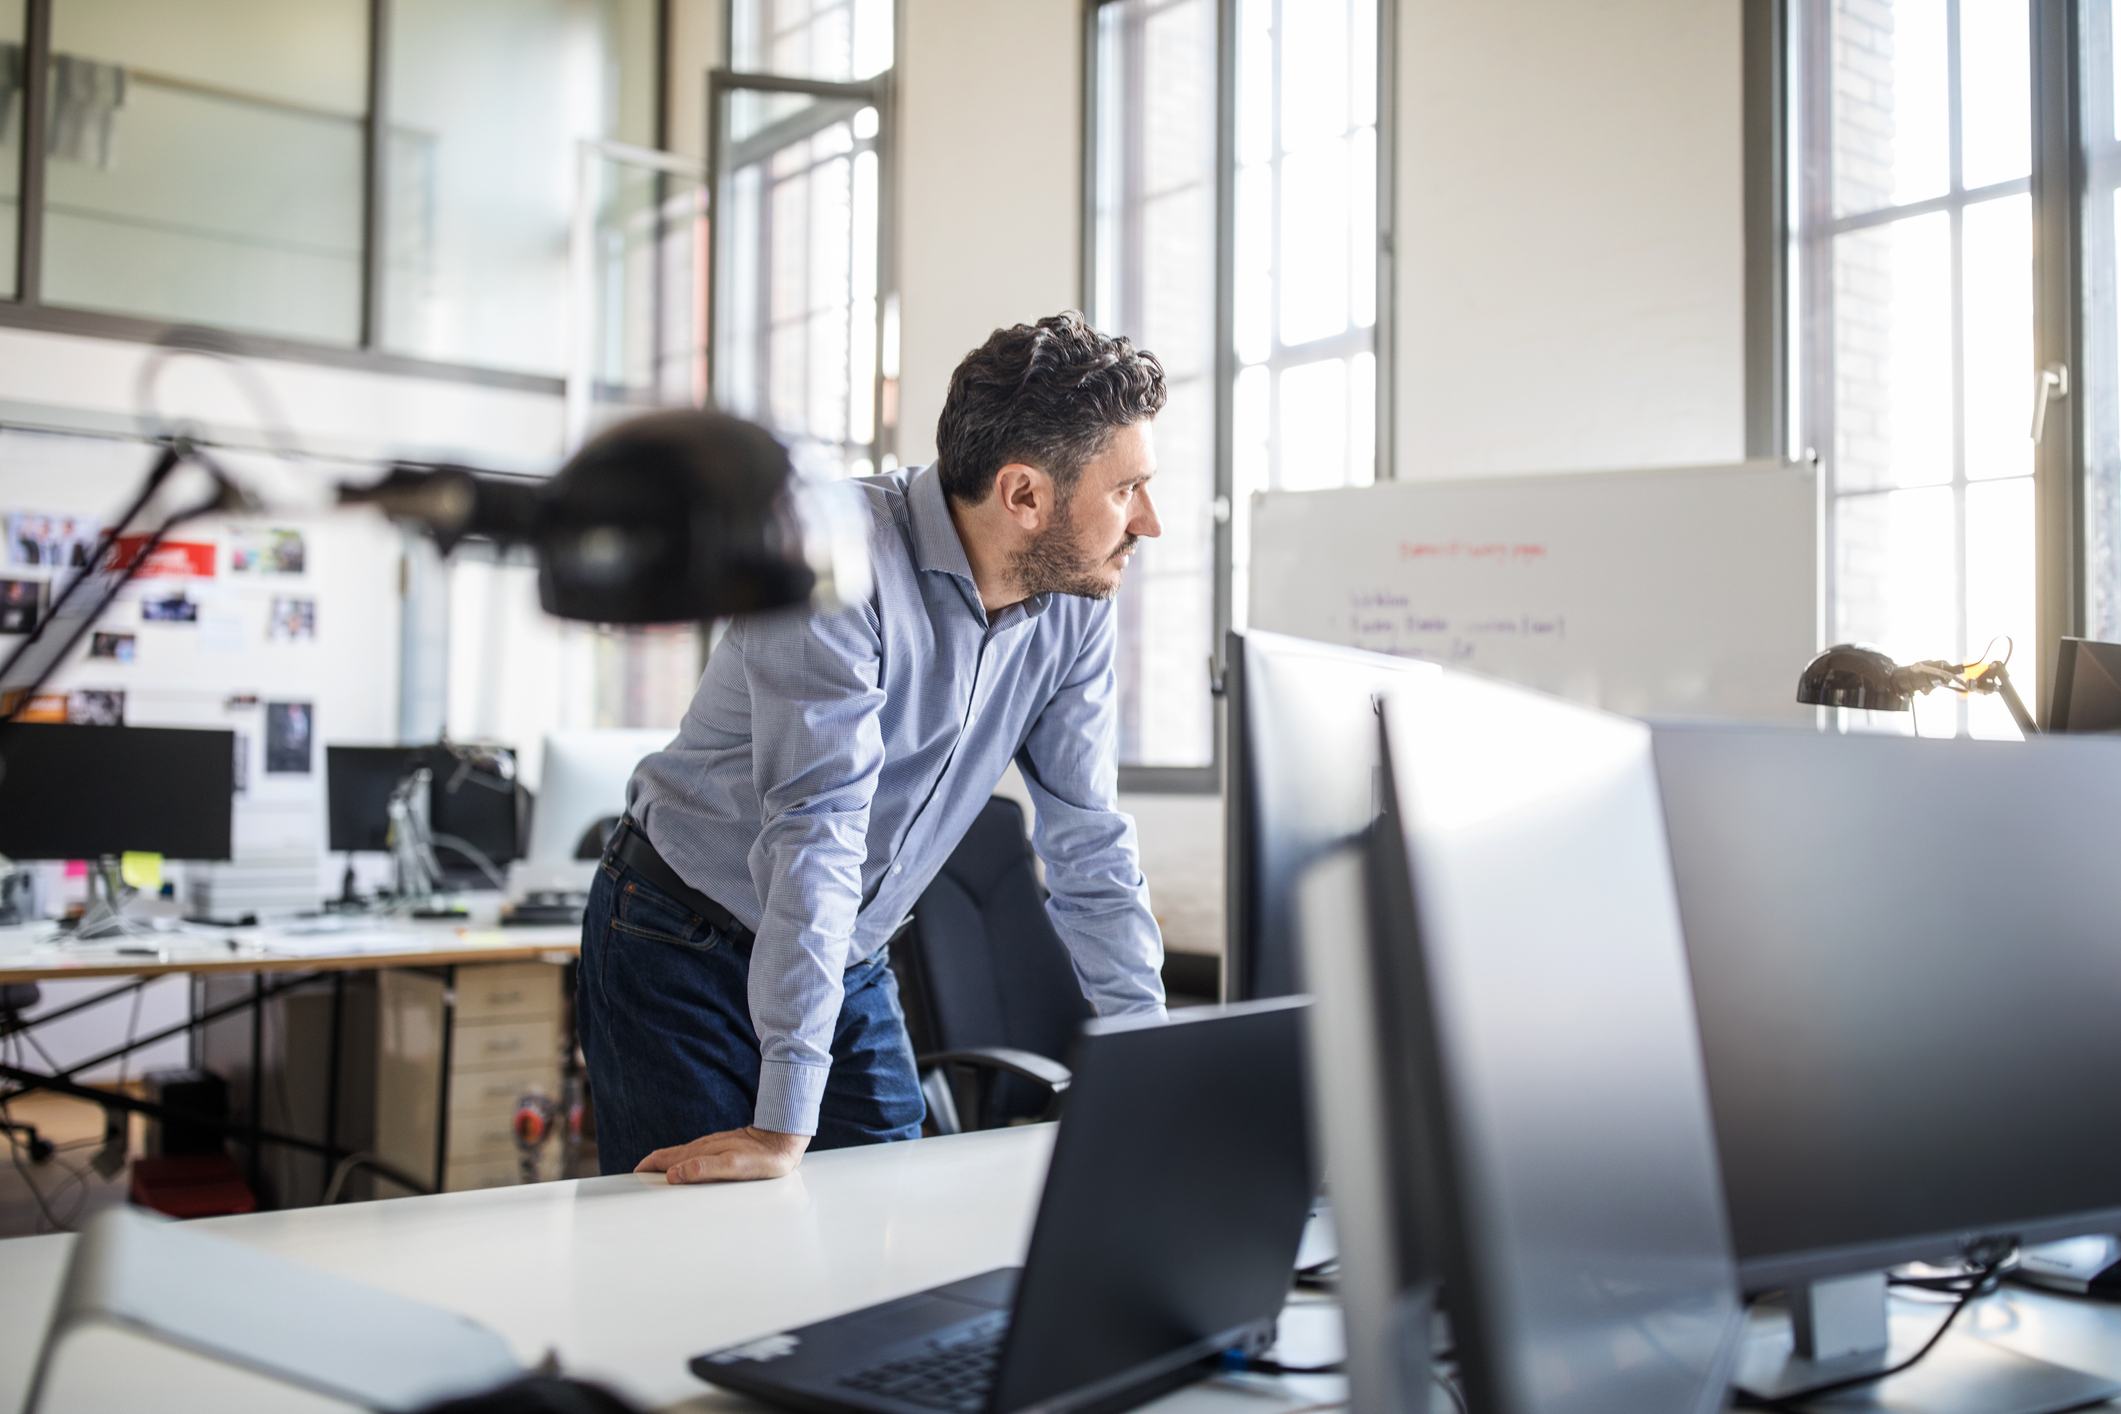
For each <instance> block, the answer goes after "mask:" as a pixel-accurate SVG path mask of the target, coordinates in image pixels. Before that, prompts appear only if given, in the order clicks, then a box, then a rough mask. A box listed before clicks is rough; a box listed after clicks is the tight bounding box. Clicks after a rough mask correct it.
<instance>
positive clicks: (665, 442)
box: [534, 409, 816, 624]
mask: <svg viewBox="0 0 2121 1414" xmlns="http://www.w3.org/2000/svg"><path fill="white" fill-rule="evenodd" d="M792 476H793V472H792V470H791V468H790V465H789V461H788V453H787V451H786V449H785V448H783V447H782V446H781V444H780V443H779V442H777V441H775V440H774V439H773V437H772V435H771V434H770V433H768V432H766V431H765V430H764V429H763V428H760V427H757V426H755V425H753V424H751V423H749V422H745V421H743V420H742V419H740V418H735V417H730V416H727V415H725V414H722V413H716V412H707V411H703V410H700V409H684V410H679V411H670V412H658V413H649V414H647V415H645V416H642V417H636V418H632V419H630V420H628V421H626V422H622V423H619V424H618V425H616V426H614V427H611V428H609V429H607V430H606V431H604V432H602V433H600V434H599V435H598V436H596V437H594V438H592V439H591V440H590V441H589V442H587V443H586V444H584V446H583V447H582V449H581V450H580V451H578V452H577V453H575V455H574V456H573V458H572V459H570V460H569V461H568V463H567V464H566V465H565V466H563V467H561V468H560V470H559V472H558V473H557V474H556V475H554V477H553V478H552V480H551V481H549V482H547V483H546V485H545V487H544V489H543V493H542V495H541V497H540V500H541V501H542V503H543V504H542V505H541V507H540V515H539V516H538V528H537V531H536V534H535V537H534V541H535V545H536V549H537V554H538V598H539V601H540V602H541V603H542V604H543V605H544V608H545V612H547V613H549V614H552V615H553V616H555V617H556V618H563V619H581V620H588V621H590V622H595V623H609V624H659V623H683V622H698V621H700V620H703V619H709V618H718V617H721V616H724V615H728V614H742V613H752V612H756V611H759V610H764V609H777V608H784V607H788V606H790V605H795V604H801V603H803V602H804V601H805V600H806V599H808V598H809V596H810V593H811V590H812V588H813V587H814V585H815V584H816V575H815V573H814V572H813V571H812V569H811V567H810V565H809V563H808V561H807V560H806V559H805V556H804V548H803V538H802V532H801V528H800V526H799V525H798V523H797V521H796V518H795V515H794V512H793V510H792V508H791V505H790V501H789V496H788V493H789V489H790V482H791V478H792Z"/></svg>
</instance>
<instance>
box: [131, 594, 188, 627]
mask: <svg viewBox="0 0 2121 1414" xmlns="http://www.w3.org/2000/svg"><path fill="white" fill-rule="evenodd" d="M140 617H141V618H143V619H145V620H146V621H147V622H148V623H151V624H195V623H197V622H198V621H199V605H198V603H197V601H195V600H193V599H191V598H189V597H188V596H186V595H183V594H163V595H160V596H158V597H156V598H153V599H148V600H146V601H144V602H143V603H142V604H141V605H140Z"/></svg>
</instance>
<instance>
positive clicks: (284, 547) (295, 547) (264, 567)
mask: <svg viewBox="0 0 2121 1414" xmlns="http://www.w3.org/2000/svg"><path fill="white" fill-rule="evenodd" d="M307 559H308V550H307V547H305V546H304V545H303V543H302V532H301V531H299V530H286V529H270V530H267V529H257V528H254V527H250V526H238V527H236V528H235V529H233V530H231V531H229V533H228V570H229V573H230V574H300V573H302V571H303V569H304V567H305V564H306V561H307Z"/></svg>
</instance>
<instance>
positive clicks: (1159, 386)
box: [935, 309, 1164, 505]
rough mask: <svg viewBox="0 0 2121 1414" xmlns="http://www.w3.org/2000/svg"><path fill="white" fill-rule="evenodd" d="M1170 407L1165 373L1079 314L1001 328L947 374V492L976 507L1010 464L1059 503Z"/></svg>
mask: <svg viewBox="0 0 2121 1414" xmlns="http://www.w3.org/2000/svg"><path fill="white" fill-rule="evenodd" d="M1163 406H1164V366H1163V364H1162V363H1160V362H1158V360H1157V357H1156V355H1155V354H1153V353H1150V352H1149V351H1148V350H1147V349H1137V348H1135V347H1134V345H1133V344H1132V343H1131V342H1130V341H1128V340H1127V339H1125V338H1121V337H1117V336H1113V337H1107V336H1106V335H1103V334H1100V333H1098V332H1097V331H1096V330H1095V329H1093V328H1091V327H1090V322H1089V321H1088V320H1087V319H1085V318H1083V316H1082V315H1081V314H1079V313H1077V312H1076V311H1074V310H1072V309H1071V310H1066V311H1063V312H1062V313H1060V314H1055V315H1052V316H1049V317H1048V318H1045V319H1041V320H1039V321H1038V323H1036V324H1014V325H1011V326H1010V327H1009V328H1007V329H997V330H995V331H994V333H993V334H992V335H990V336H989V337H988V339H987V342H986V343H984V344H981V345H980V346H979V347H978V348H976V349H974V350H973V351H972V352H971V353H969V354H966V355H965V359H964V362H962V363H960V364H959V365H958V366H957V372H955V373H953V374H951V375H950V395H949V397H947V398H946V399H945V400H944V402H943V415H942V416H941V417H940V418H938V419H936V424H935V449H936V462H937V465H938V469H939V474H940V475H941V476H942V479H943V489H944V490H945V491H947V492H949V493H950V495H952V496H954V497H956V498H957V499H958V500H960V501H963V502H966V503H967V504H970V505H978V504H979V503H980V502H981V501H984V500H986V499H987V492H988V490H989V489H990V488H991V487H992V486H993V485H994V474H995V473H996V472H998V471H1000V470H1001V469H1002V468H1003V467H1005V466H1007V465H1009V464H1010V463H1011V462H1022V463H1024V464H1025V465H1027V466H1035V467H1037V468H1039V469H1040V470H1041V471H1043V472H1045V473H1046V474H1047V475H1048V476H1051V477H1052V478H1053V481H1054V484H1055V485H1056V486H1057V487H1058V488H1059V491H1060V498H1061V502H1062V504H1064V505H1065V504H1066V503H1067V499H1068V497H1069V495H1070V494H1071V493H1072V492H1073V491H1074V489H1075V481H1076V478H1077V477H1078V476H1079V475H1081V473H1082V469H1083V464H1084V463H1086V462H1088V461H1089V460H1090V459H1091V458H1092V457H1095V456H1096V455H1097V454H1098V453H1099V452H1101V451H1103V450H1104V447H1105V444H1106V442H1108V441H1109V440H1111V437H1112V434H1113V433H1114V432H1116V431H1118V430H1119V429H1120V428H1122V427H1125V426H1128V425H1129V424H1131V423H1136V422H1139V421H1141V420H1142V419H1143V418H1147V417H1154V416H1156V414H1157V413H1159V412H1161V411H1163Z"/></svg>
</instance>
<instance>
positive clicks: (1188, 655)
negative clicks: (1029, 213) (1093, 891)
mask: <svg viewBox="0 0 2121 1414" xmlns="http://www.w3.org/2000/svg"><path fill="white" fill-rule="evenodd" d="M1214 15H1215V6H1214V3H1213V0H1177V3H1175V4H1163V5H1154V4H1150V3H1143V0H1118V2H1117V3H1114V4H1110V5H1107V6H1105V7H1104V9H1103V10H1102V11H1101V12H1100V24H1099V28H1098V60H1097V64H1098V73H1099V75H1100V89H1099V93H1098V105H1097V114H1098V124H1099V132H1098V140H1097V146H1096V149H1095V151H1096V152H1097V154H1098V166H1099V170H1098V171H1097V172H1096V173H1094V174H1093V175H1094V179H1095V181H1096V184H1097V187H1098V189H1099V191H1100V192H1102V193H1106V197H1105V200H1107V201H1108V202H1109V203H1110V207H1109V209H1108V210H1107V211H1105V212H1104V213H1103V216H1104V218H1105V219H1106V220H1107V222H1108V225H1107V227H1106V232H1107V237H1106V239H1105V240H1104V241H1103V242H1101V243H1100V244H1099V246H1098V247H1097V249H1096V252H1095V254H1096V259H1097V268H1096V270H1095V271H1094V272H1093V273H1094V278H1093V281H1092V289H1093V291H1094V294H1095V304H1094V307H1093V308H1092V309H1091V311H1090V316H1091V320H1092V322H1093V323H1095V324H1096V325H1097V326H1098V328H1100V329H1102V330H1104V331H1105V332H1107V333H1114V334H1125V335H1127V336H1129V337H1130V338H1133V339H1134V340H1136V342H1138V343H1139V344H1140V345H1141V346H1142V347H1144V348H1147V349H1149V350H1151V351H1152V352H1154V353H1155V354H1156V356H1157V357H1158V358H1159V359H1161V360H1162V362H1163V365H1164V370H1165V375H1166V386H1167V390H1168V394H1169V398H1168V401H1167V402H1166V404H1165V406H1164V411H1163V413H1162V414H1161V415H1160V416H1158V418H1157V420H1156V428H1155V431H1154V434H1153V435H1154V439H1155V443H1156V456H1157V475H1156V480H1155V481H1154V482H1153V483H1152V484H1151V487H1150V492H1151V494H1152V496H1153V497H1154V498H1155V501H1156V507H1157V512H1158V514H1159V516H1160V517H1161V518H1162V521H1163V534H1162V536H1161V537H1160V538H1158V539H1156V540H1153V541H1144V542H1143V544H1142V546H1141V548H1140V550H1139V551H1138V552H1137V553H1136V555H1135V558H1134V563H1133V565H1132V566H1131V567H1130V568H1129V569H1128V571H1127V582H1126V583H1125V584H1124V585H1123V586H1122V587H1121V589H1120V591H1119V597H1118V600H1117V613H1118V615H1119V631H1120V662H1119V671H1118V676H1119V692H1120V760H1121V761H1122V762H1124V763H1125V764H1127V765H1130V766H1135V765H1140V766H1206V765H1209V764H1211V763H1212V762H1213V760H1214V745H1215V738H1214V716H1213V699H1212V698H1211V696H1210V694H1209V691H1208V670H1207V663H1208V657H1209V654H1210V653H1211V652H1212V651H1213V650H1214V622H1215V521H1214V518H1213V516H1212V514H1211V512H1210V505H1209V503H1210V501H1211V500H1212V498H1213V496H1214V493H1215V389H1214V382H1213V379H1214V374H1215V366H1216V365H1215V354H1214V335H1215V245H1216V243H1215V133H1214V119H1215V106H1216V100H1215V94H1216V85H1215V30H1214ZM1261 172H1262V177H1264V173H1265V169H1264V168H1262V169H1261ZM1260 322H1261V323H1263V322H1264V319H1263V318H1262V320H1261V321H1260Z"/></svg>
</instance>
